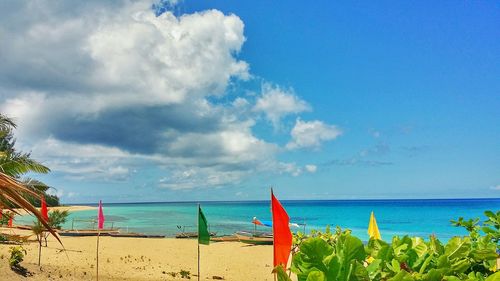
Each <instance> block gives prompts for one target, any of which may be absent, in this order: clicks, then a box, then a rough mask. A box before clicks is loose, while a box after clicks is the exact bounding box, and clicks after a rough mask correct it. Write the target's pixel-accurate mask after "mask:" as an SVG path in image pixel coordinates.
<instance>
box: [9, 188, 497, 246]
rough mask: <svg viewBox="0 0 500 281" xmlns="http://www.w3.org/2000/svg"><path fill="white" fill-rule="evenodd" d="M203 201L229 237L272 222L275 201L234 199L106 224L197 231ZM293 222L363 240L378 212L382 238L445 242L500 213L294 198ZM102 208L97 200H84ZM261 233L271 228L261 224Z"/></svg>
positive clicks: (166, 205)
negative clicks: (467, 224)
mask: <svg viewBox="0 0 500 281" xmlns="http://www.w3.org/2000/svg"><path fill="white" fill-rule="evenodd" d="M198 203H199V204H200V206H201V208H202V210H203V213H204V214H205V216H206V218H207V221H208V223H209V227H210V231H213V232H216V233H217V235H229V234H232V233H234V232H236V231H241V230H247V231H249V230H254V228H255V227H256V226H255V225H254V224H252V219H253V218H254V217H255V218H257V219H260V220H271V210H270V201H230V202H223V201H221V202H214V201H210V202H161V203H158V202H155V203H110V204H106V203H103V210H104V215H105V217H106V223H105V227H106V228H111V227H113V228H120V229H121V231H124V232H140V233H146V234H161V235H166V236H167V237H173V236H175V234H176V233H179V232H181V231H185V232H194V231H196V223H197V218H198V217H197V210H198V209H197V208H198ZM281 203H282V205H283V207H284V208H285V209H286V211H287V213H288V215H289V217H290V221H291V222H292V223H297V224H298V225H299V227H292V228H291V229H292V231H294V232H297V231H301V232H306V233H310V232H311V230H313V229H314V230H320V231H324V230H325V228H326V227H327V226H330V227H331V228H332V229H334V228H335V227H336V226H339V227H341V228H342V229H350V230H352V233H353V234H354V235H356V236H358V237H359V238H361V239H362V240H368V234H367V228H368V222H369V219H370V213H371V212H372V211H373V212H374V214H375V217H376V220H377V224H378V227H379V229H380V232H381V234H382V238H383V239H384V240H386V241H390V239H391V238H392V236H394V235H399V236H403V235H410V236H420V237H424V238H428V237H429V236H430V235H436V236H437V237H438V238H439V239H441V240H442V241H447V240H448V239H450V238H451V237H453V236H457V235H459V236H460V235H465V234H466V233H467V232H466V231H465V230H464V229H462V228H458V227H454V226H452V224H451V222H450V220H456V219H458V218H459V217H464V218H466V219H469V218H476V217H477V218H481V220H484V219H485V218H486V217H485V215H484V211H485V210H491V211H494V212H496V211H499V210H500V198H498V199H418V200H417V199H411V200H300V201H299V200H294V201H288V200H283V201H281ZM84 205H89V206H96V205H92V204H84ZM96 217H97V210H87V211H78V212H73V213H71V214H70V215H69V217H68V220H67V222H66V223H65V224H64V226H63V227H64V228H68V229H71V228H74V229H83V228H93V227H95V220H96ZM32 221H33V217H31V216H24V217H20V218H17V223H21V224H22V223H30V222H32ZM257 230H259V231H271V229H270V228H267V227H263V226H258V227H257Z"/></svg>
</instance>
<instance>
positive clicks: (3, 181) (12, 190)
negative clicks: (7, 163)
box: [0, 172, 62, 245]
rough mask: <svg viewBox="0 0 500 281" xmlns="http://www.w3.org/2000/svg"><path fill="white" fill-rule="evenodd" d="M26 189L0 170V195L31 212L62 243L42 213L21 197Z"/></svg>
mask: <svg viewBox="0 0 500 281" xmlns="http://www.w3.org/2000/svg"><path fill="white" fill-rule="evenodd" d="M25 190H27V188H26V187H25V186H23V185H22V184H20V183H19V182H18V181H16V180H15V179H13V178H11V177H10V176H8V175H6V174H4V173H1V172H0V195H2V196H3V197H4V198H7V199H8V201H9V202H11V203H13V204H15V205H17V206H19V207H21V208H23V209H24V210H26V211H27V212H29V213H31V214H33V215H34V216H35V217H36V218H38V220H39V221H40V222H41V223H42V224H43V226H45V228H46V229H47V230H48V231H49V232H50V233H51V234H52V235H53V236H54V237H55V238H56V239H57V241H59V243H60V244H61V245H62V242H61V240H60V239H59V237H58V236H57V234H56V233H55V231H54V230H53V229H52V228H51V227H50V225H49V224H48V223H47V222H46V221H45V220H44V219H43V218H42V214H41V213H40V212H39V211H38V210H37V209H36V208H35V207H34V206H33V205H31V204H30V203H29V202H28V201H27V200H26V199H24V198H23V196H22V195H21V192H23V191H25Z"/></svg>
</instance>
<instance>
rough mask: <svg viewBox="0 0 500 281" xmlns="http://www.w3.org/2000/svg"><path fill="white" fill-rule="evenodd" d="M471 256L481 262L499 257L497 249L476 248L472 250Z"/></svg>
mask: <svg viewBox="0 0 500 281" xmlns="http://www.w3.org/2000/svg"><path fill="white" fill-rule="evenodd" d="M470 256H471V257H472V258H473V259H474V260H476V261H478V262H480V261H484V260H494V259H496V258H497V253H496V252H495V249H494V248H493V249H476V250H472V251H471V252H470Z"/></svg>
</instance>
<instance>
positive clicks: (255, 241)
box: [234, 231, 273, 245]
mask: <svg viewBox="0 0 500 281" xmlns="http://www.w3.org/2000/svg"><path fill="white" fill-rule="evenodd" d="M234 235H235V236H236V237H237V238H238V240H239V241H240V242H242V243H246V244H252V245H272V244H273V234H272V233H269V232H248V231H239V232H236V233H235V234H234Z"/></svg>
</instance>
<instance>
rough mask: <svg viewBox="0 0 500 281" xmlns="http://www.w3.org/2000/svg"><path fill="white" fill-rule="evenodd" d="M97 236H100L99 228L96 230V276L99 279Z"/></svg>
mask: <svg viewBox="0 0 500 281" xmlns="http://www.w3.org/2000/svg"><path fill="white" fill-rule="evenodd" d="M99 236H101V230H97V253H96V277H97V281H99Z"/></svg>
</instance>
